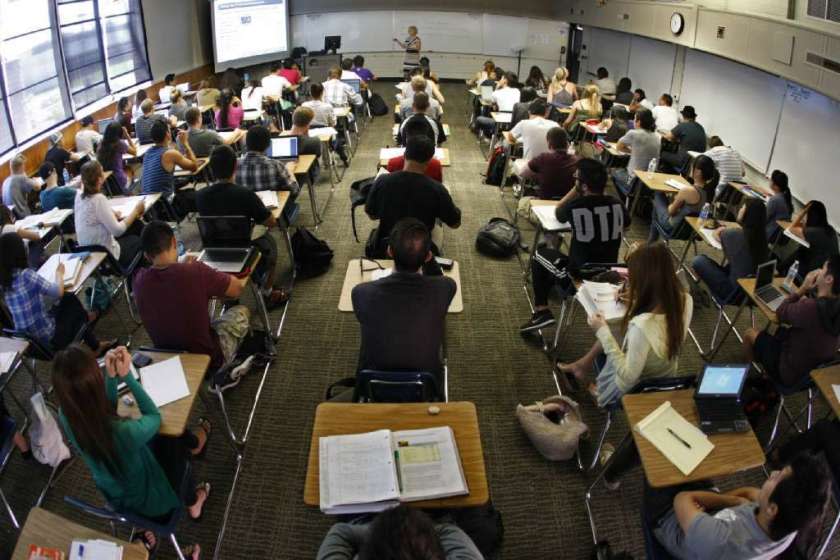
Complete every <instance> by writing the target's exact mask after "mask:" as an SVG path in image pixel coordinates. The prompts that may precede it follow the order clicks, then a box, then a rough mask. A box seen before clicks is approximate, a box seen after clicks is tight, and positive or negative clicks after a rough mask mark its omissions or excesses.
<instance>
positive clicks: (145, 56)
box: [94, 0, 152, 98]
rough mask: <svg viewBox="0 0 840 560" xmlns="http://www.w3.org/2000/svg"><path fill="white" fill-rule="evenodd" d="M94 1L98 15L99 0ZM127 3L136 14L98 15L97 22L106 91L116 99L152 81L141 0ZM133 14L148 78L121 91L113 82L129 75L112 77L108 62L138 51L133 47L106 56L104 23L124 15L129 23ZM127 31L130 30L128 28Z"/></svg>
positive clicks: (106, 46)
mask: <svg viewBox="0 0 840 560" xmlns="http://www.w3.org/2000/svg"><path fill="white" fill-rule="evenodd" d="M94 1H95V3H96V10H97V14H98V13H99V0H94ZM129 3H130V4H131V5H132V6H136V8H137V10H136V12H135V11H133V10H129V11H128V12H123V13H121V14H111V15H108V16H102V15H99V22H100V25H101V29H102V31H101V34H100V39H101V41H102V48H103V52H104V55H105V56H104V61H105V76H106V79H107V81H108V89H109V91H110V92H111V95H112V96H114V97H115V98H117V97H118V94H120V93H122V92H125V91H128V90H130V89H131V88H135V87H137V86H138V85H139V84H142V83H145V82H149V81H151V80H152V63H151V61H150V60H149V40H148V37H147V36H146V16H145V14H144V13H143V2H142V1H141V0H129ZM135 13H136V14H137V16H138V17H139V18H140V29H141V30H142V32H143V35H142V39H143V45H142V47H143V51H142V53H143V61H144V62H145V67H146V75H147V76H148V78H147V79H146V80H141V81H139V82H135V83H134V84H132V85H130V86H127V87H124V88H121V89H116V88H114V86H113V82H114V81H115V80H117V79H118V78H120V77H122V76H125V75H127V74H129V72H123V73H122V74H116V75H114V76H112V75H111V73H110V70H109V66H108V60H109V59H110V58H115V57H117V56H122V55H124V54H128V53H129V52H136V51H137V50H138V49H137V48H136V47H137V46H136V45H135V48H134V49H132V50H131V51H126V52H124V53H120V54H117V55H115V56H114V57H109V56H108V42H107V38H106V29H107V25H106V24H105V22H106V21H107V20H108V19H110V18H117V17H123V16H126V15H127V16H129V22H130V21H131V16H132V15H133V14H135ZM129 29H130V27H129ZM132 36H133V33H132ZM136 69H137V67H135V68H134V69H133V70H131V72H135V71H136Z"/></svg>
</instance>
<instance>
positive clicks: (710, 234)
mask: <svg viewBox="0 0 840 560" xmlns="http://www.w3.org/2000/svg"><path fill="white" fill-rule="evenodd" d="M714 233H715V230H713V229H707V228H704V227H701V228H700V235H702V236H703V239H705V240H706V243H708V244H709V245H711V246H712V247H714V248H715V249H717V250H718V251H722V250H723V245H721V244H720V241H718V240H717V239H716V238H715V236H714Z"/></svg>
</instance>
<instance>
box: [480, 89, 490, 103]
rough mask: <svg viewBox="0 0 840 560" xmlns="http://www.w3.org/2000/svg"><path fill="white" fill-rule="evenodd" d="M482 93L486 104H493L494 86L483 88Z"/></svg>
mask: <svg viewBox="0 0 840 560" xmlns="http://www.w3.org/2000/svg"><path fill="white" fill-rule="evenodd" d="M480 91H481V100H482V101H483V102H484V103H493V86H481V90H480Z"/></svg>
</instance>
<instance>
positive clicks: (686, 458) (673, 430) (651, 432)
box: [633, 401, 715, 476]
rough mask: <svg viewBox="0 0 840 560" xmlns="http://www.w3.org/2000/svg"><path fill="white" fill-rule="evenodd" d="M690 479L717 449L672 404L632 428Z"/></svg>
mask: <svg viewBox="0 0 840 560" xmlns="http://www.w3.org/2000/svg"><path fill="white" fill-rule="evenodd" d="M633 429H634V430H636V431H637V432H639V433H640V434H642V435H643V436H644V437H645V439H647V440H648V441H649V442H651V443H652V444H653V446H654V447H656V448H657V449H658V450H659V451H660V452H661V453H662V454H663V455H665V457H666V458H667V459H668V460H669V461H671V463H673V464H674V466H675V467H677V468H678V469H679V470H680V472H681V473H683V474H684V475H686V476H688V475H689V474H691V473H692V471H694V469H696V468H697V465H699V464H700V463H702V462H703V459H705V458H706V457H707V456H708V455H709V453H711V452H712V450H713V449H714V448H715V444H713V443H712V442H711V440H709V436H707V435H706V434H704V433H703V432H701V431H700V428H698V427H697V426H695V425H694V424H692V423H691V422H689V421H688V420H686V419H685V418H684V417H683V415H682V414H680V413H679V412H677V410H676V409H675V408H674V407H672V406H671V401H666V402H664V403H662V404H661V405H659V408H657V409H656V410H654V411H653V412H651V413H650V414H648V415H647V417H645V418H644V419H643V420H641V421H640V422H639V423H638V424H636V425H635V426H634V428H633Z"/></svg>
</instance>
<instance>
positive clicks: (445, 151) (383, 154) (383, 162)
mask: <svg viewBox="0 0 840 560" xmlns="http://www.w3.org/2000/svg"><path fill="white" fill-rule="evenodd" d="M386 150H387V151H386ZM397 152H399V153H398V154H397ZM404 153H405V148H381V149H380V150H379V165H380V167H386V166H387V165H388V160H389V159H391V157H395V156H394V154H396V155H403V154H404ZM438 155H439V156H440V157H438ZM435 159H437V160H439V161H440V164H441V166H443V167H451V166H452V160H451V159H450V158H449V148H435Z"/></svg>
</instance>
